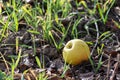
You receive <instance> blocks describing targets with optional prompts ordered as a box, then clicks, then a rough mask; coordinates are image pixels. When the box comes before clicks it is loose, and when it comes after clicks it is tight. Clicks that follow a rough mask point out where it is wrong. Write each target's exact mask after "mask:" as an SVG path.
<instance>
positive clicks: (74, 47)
mask: <svg viewBox="0 0 120 80" xmlns="http://www.w3.org/2000/svg"><path fill="white" fill-rule="evenodd" d="M89 56H90V50H89V47H88V45H87V44H86V43H85V42H84V41H83V40H81V39H73V40H70V41H68V42H67V44H66V45H65V47H64V48H63V59H64V60H65V62H66V63H69V64H72V65H77V64H80V63H82V62H83V61H87V60H88V59H89Z"/></svg>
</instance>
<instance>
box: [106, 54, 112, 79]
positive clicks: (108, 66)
mask: <svg viewBox="0 0 120 80" xmlns="http://www.w3.org/2000/svg"><path fill="white" fill-rule="evenodd" d="M110 61H111V55H109V58H108V65H107V76H106V77H107V79H106V80H108V77H109V72H110Z"/></svg>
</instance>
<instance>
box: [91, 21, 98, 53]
mask: <svg viewBox="0 0 120 80" xmlns="http://www.w3.org/2000/svg"><path fill="white" fill-rule="evenodd" d="M94 21H95V19H94ZM95 27H96V31H97V37H96V43H95V45H94V47H93V49H92V51H91V55H93V52H94V50H95V48H96V47H97V44H98V39H99V29H98V24H97V22H96V21H95Z"/></svg>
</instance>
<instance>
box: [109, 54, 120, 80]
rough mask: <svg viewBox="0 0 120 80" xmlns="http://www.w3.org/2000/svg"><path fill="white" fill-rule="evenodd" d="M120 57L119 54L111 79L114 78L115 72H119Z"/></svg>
mask: <svg viewBox="0 0 120 80" xmlns="http://www.w3.org/2000/svg"><path fill="white" fill-rule="evenodd" d="M119 57H120V54H118V56H117V62H116V63H115V65H114V71H113V72H112V76H111V77H110V80H114V77H115V74H116V73H117V70H118V65H119V60H120V59H119Z"/></svg>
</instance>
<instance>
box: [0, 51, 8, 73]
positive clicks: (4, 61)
mask: <svg viewBox="0 0 120 80" xmlns="http://www.w3.org/2000/svg"><path fill="white" fill-rule="evenodd" d="M0 55H1V57H2V58H3V61H4V63H5V66H6V68H7V72H9V67H8V64H7V62H6V60H5V58H4V56H3V54H2V53H1V52H0Z"/></svg>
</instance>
